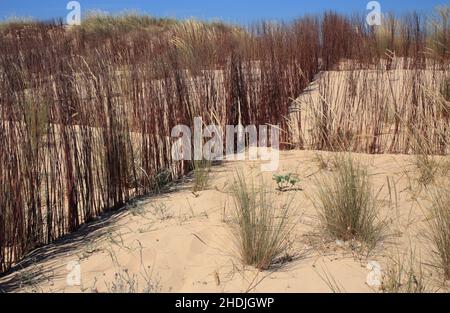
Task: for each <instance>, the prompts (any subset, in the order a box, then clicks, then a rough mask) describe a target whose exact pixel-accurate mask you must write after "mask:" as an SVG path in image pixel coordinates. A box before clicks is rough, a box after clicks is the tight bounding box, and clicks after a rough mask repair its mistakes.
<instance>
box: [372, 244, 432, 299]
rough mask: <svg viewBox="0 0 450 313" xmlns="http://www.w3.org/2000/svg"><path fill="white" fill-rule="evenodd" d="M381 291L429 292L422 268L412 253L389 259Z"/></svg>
mask: <svg viewBox="0 0 450 313" xmlns="http://www.w3.org/2000/svg"><path fill="white" fill-rule="evenodd" d="M381 291H382V292H385V293H426V292H430V289H429V287H428V285H427V282H426V278H425V273H424V268H423V266H422V263H421V262H420V260H417V258H416V255H415V253H414V251H410V252H409V253H408V254H407V255H405V254H397V255H396V256H395V257H393V258H391V260H390V262H389V263H388V264H387V267H386V270H384V271H383V278H382V284H381Z"/></svg>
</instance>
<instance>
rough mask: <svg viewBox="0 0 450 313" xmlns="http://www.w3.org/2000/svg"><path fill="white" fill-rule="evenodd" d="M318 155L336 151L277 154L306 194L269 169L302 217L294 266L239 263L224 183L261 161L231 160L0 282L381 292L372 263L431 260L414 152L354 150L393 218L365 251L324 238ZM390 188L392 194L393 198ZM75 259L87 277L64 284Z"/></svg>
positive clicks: (44, 253) (35, 258)
mask: <svg viewBox="0 0 450 313" xmlns="http://www.w3.org/2000/svg"><path fill="white" fill-rule="evenodd" d="M319 155H320V156H322V159H325V160H326V159H327V158H329V157H330V156H331V154H330V153H325V152H314V151H289V152H281V156H280V159H281V160H280V161H281V162H280V167H279V171H278V172H293V173H297V174H298V175H299V177H300V178H301V183H300V186H299V187H300V188H301V189H302V190H294V191H289V192H287V193H279V192H277V191H276V184H275V182H273V181H272V177H271V175H272V174H271V173H264V174H263V176H264V180H265V181H266V182H267V183H268V184H270V186H273V190H274V193H276V196H277V197H280V200H281V199H282V197H286V196H288V195H290V196H293V197H294V205H295V207H296V210H297V215H296V218H297V221H298V222H297V223H296V225H295V227H294V229H293V232H292V236H291V238H290V241H291V247H290V251H289V255H288V257H287V258H286V259H287V260H289V262H287V263H285V264H283V265H282V266H281V267H279V268H274V269H273V270H271V271H265V272H259V271H257V270H256V269H254V268H251V267H245V266H243V265H242V263H241V262H240V259H239V256H238V253H237V252H236V245H235V241H234V237H233V234H232V231H231V228H230V226H229V223H230V221H231V220H232V218H233V210H234V203H233V199H232V197H231V196H230V195H229V194H228V188H229V186H230V185H231V183H232V182H233V173H234V172H235V170H236V168H239V169H241V170H242V171H244V173H245V175H246V177H250V176H251V175H253V176H254V177H255V180H260V178H258V177H259V175H260V174H261V173H259V170H260V166H259V164H258V162H250V161H245V162H239V163H238V162H226V163H224V164H222V165H219V166H215V167H214V168H213V172H212V174H211V178H210V183H209V186H210V187H209V188H208V190H205V191H202V192H199V193H198V194H194V193H192V189H191V183H189V182H188V181H185V182H180V183H179V184H176V185H173V186H171V187H170V191H169V192H167V193H164V194H161V195H157V196H154V197H148V198H145V199H140V200H138V201H136V202H135V203H134V204H130V205H128V207H127V208H124V209H123V210H121V211H119V212H117V213H114V214H112V215H105V216H103V217H102V218H101V219H99V220H98V221H97V222H95V223H93V224H90V225H87V226H85V227H84V228H83V229H81V230H80V231H78V232H76V233H74V234H72V235H70V236H68V237H66V238H64V239H63V240H61V241H60V242H58V243H56V244H52V245H49V246H46V247H43V248H41V249H39V250H37V251H35V252H33V253H32V254H31V256H30V257H29V258H28V259H26V260H25V261H24V262H22V263H21V266H22V267H23V269H21V270H19V271H16V272H13V273H11V274H10V275H8V276H5V277H3V278H1V279H0V288H2V289H3V290H8V291H13V290H14V291H37V292H41V291H45V292H80V291H83V292H97V291H98V292H105V291H139V292H141V291H145V290H146V289H147V287H149V288H150V289H152V290H155V291H162V292H245V291H249V292H330V291H331V288H330V286H329V284H327V283H326V280H327V279H326V277H332V279H333V280H334V281H335V282H336V284H338V285H339V286H340V288H341V289H342V290H345V291H347V292H371V291H376V288H373V287H369V286H368V285H367V283H366V280H367V276H368V274H369V272H370V270H369V269H368V268H367V264H368V262H369V261H378V262H379V263H380V264H381V265H382V268H384V267H385V265H386V262H387V260H388V256H389V255H392V254H395V253H396V252H395V251H407V250H408V247H409V245H410V244H409V243H410V242H412V244H413V246H414V248H415V250H416V253H417V255H418V256H421V258H422V259H423V260H424V263H425V262H426V261H427V260H428V258H429V256H430V252H429V251H428V249H429V248H428V245H427V244H426V242H425V241H424V238H423V237H422V235H421V234H422V233H423V229H424V227H425V224H424V212H425V210H426V207H427V205H428V204H427V200H426V193H425V192H423V190H421V188H420V187H419V185H418V184H417V183H416V178H415V177H416V173H415V172H414V166H413V165H412V162H413V158H414V157H412V156H402V155H395V156H394V155H356V154H355V158H358V159H360V160H361V162H363V164H366V165H367V166H368V169H369V172H370V174H371V175H372V180H373V182H374V187H375V189H376V190H379V189H380V188H382V189H381V193H380V201H381V205H382V209H381V212H380V214H381V216H382V217H385V218H387V219H388V221H389V222H390V234H391V236H390V237H389V239H388V240H386V241H385V242H383V244H382V245H381V246H379V247H378V248H377V249H375V251H373V252H372V253H371V254H370V255H369V256H367V255H361V254H359V253H356V252H355V251H353V250H352V248H351V247H350V245H349V244H348V243H344V244H343V243H340V242H335V241H334V240H333V239H329V240H328V239H326V238H325V237H324V236H323V235H321V234H320V232H321V230H320V229H319V227H318V220H317V217H316V216H317V215H316V211H315V208H314V206H313V203H312V201H311V197H313V195H314V189H315V188H314V181H315V180H316V178H317V177H318V175H330V172H329V170H328V169H322V170H321V169H319V167H318V161H317V160H318V156H319ZM388 180H389V181H390V185H391V196H390V193H389V188H388V187H387V181H388ZM394 186H395V188H394ZM392 190H396V194H397V200H395V197H394V196H393V193H394V192H393V191H392ZM74 262H78V263H74ZM74 264H79V265H80V273H81V282H80V285H75V286H69V285H68V281H69V283H70V284H73V283H74V280H70V278H69V280H68V274H69V272H70V271H72V270H73V268H72V267H73V265H74ZM71 266H72V267H71ZM431 274H432V273H431V272H430V273H429V275H431ZM427 275H428V274H427ZM148 279H150V280H149V282H150V284H151V285H149V283H147V281H148ZM75 284H77V281H76V280H75Z"/></svg>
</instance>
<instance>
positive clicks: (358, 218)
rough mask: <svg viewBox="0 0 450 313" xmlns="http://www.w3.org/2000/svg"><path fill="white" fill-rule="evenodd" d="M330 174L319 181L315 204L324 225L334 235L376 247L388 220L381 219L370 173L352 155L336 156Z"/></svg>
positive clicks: (340, 238)
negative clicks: (335, 161) (333, 169)
mask: <svg viewBox="0 0 450 313" xmlns="http://www.w3.org/2000/svg"><path fill="white" fill-rule="evenodd" d="M336 160H337V163H336V164H337V168H336V171H335V172H334V173H333V175H331V177H326V176H323V175H322V176H321V177H322V178H321V179H318V180H317V181H316V185H317V194H316V198H315V200H314V205H315V206H316V209H317V211H318V215H319V218H320V221H321V224H322V226H323V228H324V229H325V230H326V231H327V232H328V233H329V234H330V235H331V236H333V237H335V238H337V239H339V240H343V241H350V240H358V241H360V242H364V243H365V244H366V245H367V247H368V248H374V247H375V245H376V243H377V242H378V241H380V240H381V239H382V238H383V237H384V233H385V230H386V226H387V225H386V223H385V222H384V221H379V219H378V216H377V212H378V206H377V202H378V201H377V199H376V196H374V193H373V190H372V186H371V182H370V180H369V175H368V173H367V171H366V170H365V169H363V168H362V167H361V165H360V164H359V163H357V162H355V161H353V159H352V158H351V156H342V157H337V158H336Z"/></svg>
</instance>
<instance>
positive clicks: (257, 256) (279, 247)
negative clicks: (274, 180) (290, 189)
mask: <svg viewBox="0 0 450 313" xmlns="http://www.w3.org/2000/svg"><path fill="white" fill-rule="evenodd" d="M232 195H233V197H234V201H235V208H236V211H235V213H236V216H235V217H236V225H235V226H236V230H235V232H234V235H235V236H236V240H237V243H238V247H239V251H240V255H241V258H242V261H243V262H244V264H246V265H252V266H255V267H256V268H258V269H260V270H266V269H268V268H270V267H271V266H273V265H275V264H277V263H279V261H280V260H281V259H283V256H285V255H286V251H287V248H288V236H289V233H290V231H291V229H292V217H293V212H294V210H293V208H292V199H287V200H285V201H282V202H279V201H277V200H276V199H274V198H273V196H272V194H271V192H270V190H269V188H268V187H267V186H266V185H265V184H264V182H262V183H261V184H260V185H259V186H256V185H255V184H254V182H253V181H251V182H250V183H247V181H246V179H245V178H244V175H243V174H242V173H237V174H236V175H235V181H234V184H233V186H232Z"/></svg>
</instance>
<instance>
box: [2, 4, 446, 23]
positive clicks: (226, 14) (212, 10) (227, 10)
mask: <svg viewBox="0 0 450 313" xmlns="http://www.w3.org/2000/svg"><path fill="white" fill-rule="evenodd" d="M78 1H79V2H80V4H81V9H82V12H86V11H88V10H92V9H98V10H102V11H107V12H110V13H117V12H120V11H124V10H135V11H139V12H142V13H148V14H150V15H153V16H164V17H174V18H186V17H197V18H199V19H206V20H210V19H220V20H224V21H227V22H233V23H244V24H245V23H249V22H252V21H258V20H261V19H270V20H272V19H273V20H290V19H292V18H295V17H299V16H302V15H304V14H307V13H321V12H323V11H324V10H334V11H337V12H342V13H363V12H366V10H365V9H366V5H367V3H368V2H369V0H278V1H274V0H272V1H267V0H78ZM68 2H69V0H0V19H6V18H9V17H11V16H20V17H33V18H36V19H50V18H55V17H65V16H66V14H67V13H68V11H67V10H66V4H67V3H68ZM379 2H380V3H381V9H382V11H384V12H386V11H390V12H396V13H402V12H410V11H412V10H416V11H419V12H431V11H432V9H433V8H434V7H436V6H438V5H444V4H446V5H449V3H450V1H449V0H447V1H445V0H379Z"/></svg>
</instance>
